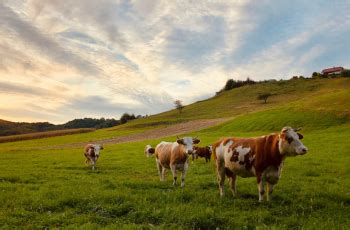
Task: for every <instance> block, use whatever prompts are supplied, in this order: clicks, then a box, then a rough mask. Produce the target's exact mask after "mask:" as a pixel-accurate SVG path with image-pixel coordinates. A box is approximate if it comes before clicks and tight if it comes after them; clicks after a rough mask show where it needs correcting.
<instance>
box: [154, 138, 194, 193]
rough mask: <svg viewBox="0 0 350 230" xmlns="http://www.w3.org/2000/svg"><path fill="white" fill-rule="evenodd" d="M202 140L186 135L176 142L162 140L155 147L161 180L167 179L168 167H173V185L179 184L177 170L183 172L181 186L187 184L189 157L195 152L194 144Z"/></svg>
mask: <svg viewBox="0 0 350 230" xmlns="http://www.w3.org/2000/svg"><path fill="white" fill-rule="evenodd" d="M199 142H200V140H199V139H197V138H192V137H184V138H179V137H178V139H177V140H176V142H164V141H163V142H161V143H159V144H158V145H157V146H156V148H155V157H156V162H157V168H158V172H159V177H160V180H161V181H164V180H165V172H166V169H171V172H172V174H173V185H174V186H175V185H176V184H177V181H176V180H177V172H176V171H177V170H180V171H181V172H182V175H181V187H184V185H185V176H186V172H187V170H188V157H189V155H190V154H192V152H193V145H194V144H198V143H199Z"/></svg>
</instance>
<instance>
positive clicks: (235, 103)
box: [9, 78, 350, 147]
mask: <svg viewBox="0 0 350 230" xmlns="http://www.w3.org/2000/svg"><path fill="white" fill-rule="evenodd" d="M349 88H350V79H349V78H334V79H293V80H289V81H276V82H265V83H259V84H255V85H249V86H244V87H241V88H237V89H233V90H231V91H225V92H223V93H222V94H220V95H218V96H215V97H212V98H209V99H207V100H203V101H199V102H196V103H194V104H191V105H188V106H185V108H184V109H183V111H182V113H181V114H179V112H178V111H177V110H175V109H174V110H171V111H167V112H164V113H160V114H157V115H152V116H149V117H146V118H139V119H136V120H132V121H128V122H127V123H126V124H124V125H118V126H115V127H111V128H107V129H100V130H97V131H95V132H92V133H85V134H75V135H69V138H70V142H69V143H84V142H91V141H97V140H101V141H102V142H103V140H106V142H108V143H110V139H111V138H118V137H122V136H126V135H137V134H140V135H141V134H144V138H143V139H153V138H154V135H150V136H148V135H147V134H148V133H149V132H148V131H150V130H152V133H154V132H155V133H156V132H158V133H159V137H162V136H164V135H163V133H164V132H163V131H162V129H164V128H167V127H172V126H173V125H176V124H179V123H184V122H189V121H193V120H203V119H204V120H208V119H209V120H210V119H217V118H224V120H225V119H226V120H227V119H229V120H230V121H227V122H226V123H225V124H222V125H219V126H217V127H216V128H219V127H220V129H225V130H232V131H236V132H237V131H242V132H247V131H250V132H255V131H260V132H267V131H277V130H279V129H280V128H281V127H282V126H285V125H291V126H296V127H302V128H303V129H304V130H305V129H306V130H316V129H323V128H327V127H331V126H335V125H342V124H345V123H349V121H350V93H349ZM264 92H270V93H272V94H273V96H271V97H270V98H269V99H268V100H267V103H266V104H265V103H263V102H262V101H259V100H257V96H258V95H259V94H260V93H264ZM189 124H190V123H189ZM223 127H226V128H223ZM203 128H205V127H198V128H197V129H196V127H192V130H193V131H195V130H198V129H203ZM172 130H174V128H173V129H172ZM180 131H181V130H180ZM180 131H177V132H174V133H176V134H179V133H181V132H180ZM174 135H175V134H174ZM128 140H130V141H132V140H133V139H132V138H128ZM27 143H28V146H33V147H34V146H35V147H38V146H45V145H48V143H50V144H55V143H56V144H57V145H60V144H66V143H67V141H66V138H65V137H52V138H49V139H47V138H45V139H41V140H33V141H27ZM9 145H11V144H9Z"/></svg>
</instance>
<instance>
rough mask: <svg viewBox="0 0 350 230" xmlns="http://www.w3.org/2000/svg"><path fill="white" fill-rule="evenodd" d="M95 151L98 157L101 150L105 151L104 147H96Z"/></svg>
mask: <svg viewBox="0 0 350 230" xmlns="http://www.w3.org/2000/svg"><path fill="white" fill-rule="evenodd" d="M94 149H95V154H96V155H97V156H99V155H100V150H102V149H103V145H94Z"/></svg>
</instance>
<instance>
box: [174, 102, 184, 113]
mask: <svg viewBox="0 0 350 230" xmlns="http://www.w3.org/2000/svg"><path fill="white" fill-rule="evenodd" d="M174 104H175V108H176V109H177V110H179V113H181V112H182V109H183V108H184V106H183V105H182V101H180V100H176V101H174Z"/></svg>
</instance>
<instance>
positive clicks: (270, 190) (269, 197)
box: [266, 182, 275, 201]
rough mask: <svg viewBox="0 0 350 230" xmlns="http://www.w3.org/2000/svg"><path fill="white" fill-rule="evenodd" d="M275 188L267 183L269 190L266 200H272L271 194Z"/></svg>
mask: <svg viewBox="0 0 350 230" xmlns="http://www.w3.org/2000/svg"><path fill="white" fill-rule="evenodd" d="M274 186H275V185H274V184H272V183H269V182H267V185H266V190H267V194H266V200H267V201H270V200H271V194H272V192H273V187H274Z"/></svg>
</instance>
